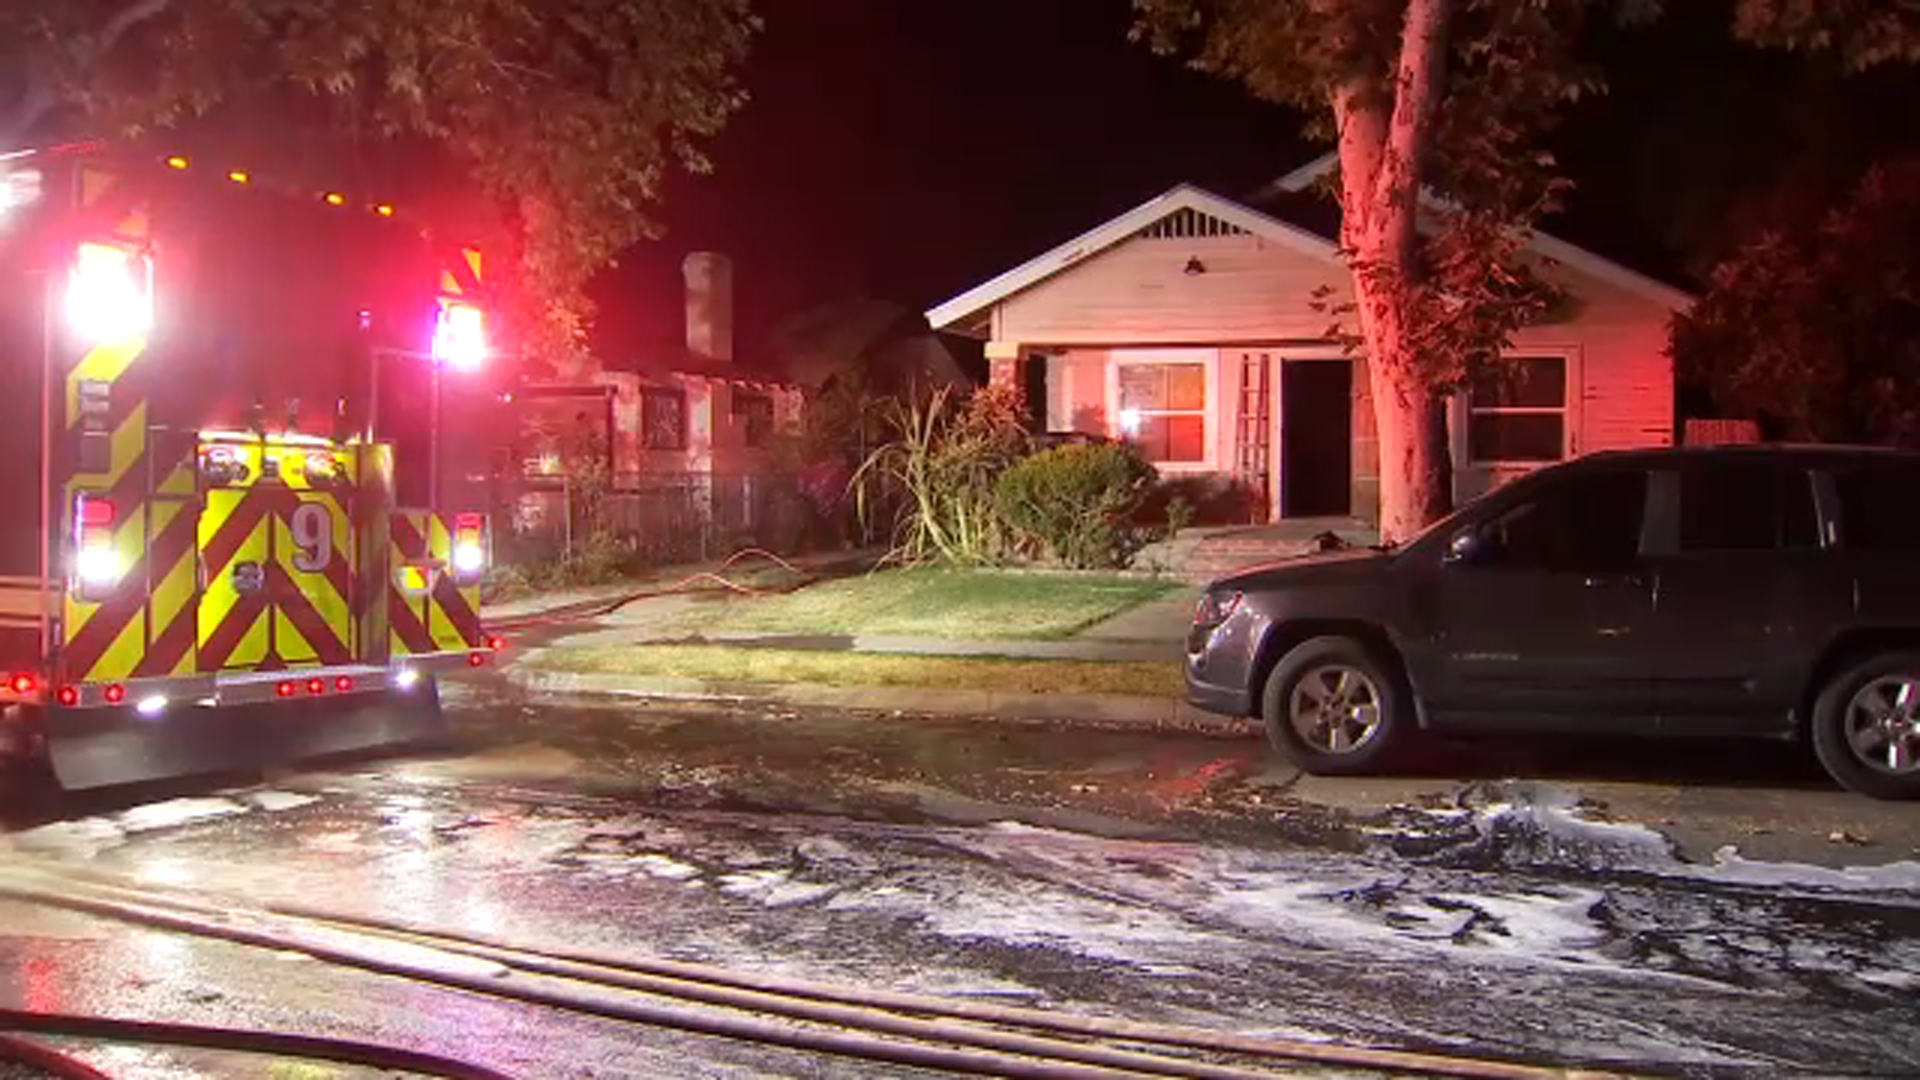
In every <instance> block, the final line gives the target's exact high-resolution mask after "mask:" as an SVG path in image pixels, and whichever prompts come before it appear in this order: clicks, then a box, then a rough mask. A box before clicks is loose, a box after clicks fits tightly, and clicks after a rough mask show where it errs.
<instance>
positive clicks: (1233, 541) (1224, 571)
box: [1134, 518, 1378, 585]
mask: <svg viewBox="0 0 1920 1080" xmlns="http://www.w3.org/2000/svg"><path fill="white" fill-rule="evenodd" d="M1327 533H1332V534H1333V535H1334V536H1337V537H1339V538H1340V539H1341V540H1344V541H1345V542H1347V543H1349V544H1356V545H1365V544H1371V543H1374V542H1375V540H1376V539H1377V538H1378V533H1377V532H1376V531H1375V529H1374V527H1373V526H1372V525H1369V524H1367V523H1366V522H1364V521H1360V520H1357V519H1354V518H1293V519H1291V520H1286V521H1278V522H1274V523H1273V524H1270V525H1229V526H1218V527H1209V528H1195V529H1187V530H1184V531H1183V532H1181V534H1180V535H1179V536H1177V537H1175V538H1174V539H1172V540H1163V541H1161V542H1160V543H1157V544H1152V545H1150V546H1148V547H1147V548H1146V549H1144V550H1142V551H1141V552H1140V554H1139V555H1138V556H1137V557H1136V558H1135V559H1134V567H1135V568H1136V569H1142V570H1152V571H1156V572H1159V573H1164V574H1169V575H1171V576H1173V577H1177V578H1179V579H1180V580H1182V581H1187V582H1191V583H1193V584H1196V585H1204V584H1206V583H1207V582H1209V581H1213V580H1215V579H1217V578H1222V577H1226V576H1227V575H1229V574H1232V573H1235V572H1237V571H1240V570H1245V569H1247V568H1249V567H1254V566H1260V565H1262V564H1264V563H1270V562H1277V561H1279V560H1281V559H1288V558H1292V557H1294V556H1296V555H1305V554H1308V553H1310V552H1313V551H1317V550H1319V549H1320V546H1321V543H1320V538H1321V537H1322V536H1324V535H1325V534H1327Z"/></svg>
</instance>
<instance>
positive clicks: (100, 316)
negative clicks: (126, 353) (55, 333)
mask: <svg viewBox="0 0 1920 1080" xmlns="http://www.w3.org/2000/svg"><path fill="white" fill-rule="evenodd" d="M67 323H68V325H69V326H70V327H72V329H73V332H74V333H75V334H76V335H78V336H79V337H80V338H81V339H82V340H84V341H85V342H86V343H87V344H89V345H97V344H100V343H102V342H108V341H126V340H128V339H130V338H138V337H142V336H144V335H145V334H146V333H147V332H148V331H149V330H152V329H153V264H152V263H151V262H150V261H149V260H148V259H147V257H146V256H145V255H142V254H140V253H138V252H133V251H128V250H127V249H126V248H123V247H117V246H115V245H113V244H93V243H87V244H81V245H80V247H79V249H78V250H76V251H75V252H74V257H73V266H72V268H71V269H69V270H68V271H67Z"/></svg>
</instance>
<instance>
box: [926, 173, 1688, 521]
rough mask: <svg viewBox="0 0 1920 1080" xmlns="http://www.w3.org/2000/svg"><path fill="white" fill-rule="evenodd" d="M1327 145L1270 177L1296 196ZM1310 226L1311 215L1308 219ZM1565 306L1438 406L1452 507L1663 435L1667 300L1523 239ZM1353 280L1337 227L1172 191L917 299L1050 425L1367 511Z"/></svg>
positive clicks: (1605, 269) (1622, 273)
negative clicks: (1485, 377)
mask: <svg viewBox="0 0 1920 1080" xmlns="http://www.w3.org/2000/svg"><path fill="white" fill-rule="evenodd" d="M1330 164H1331V156H1329V157H1327V158H1323V159H1321V160H1319V161H1316V162H1314V163H1312V164H1310V165H1308V166H1306V167H1304V168H1302V169H1300V170H1297V171H1295V172H1294V173H1292V174H1289V175H1288V176H1287V177H1285V178H1283V179H1282V180H1280V181H1279V182H1278V183H1277V184H1276V185H1275V187H1276V189H1278V190H1280V191H1284V192H1293V193H1298V192H1302V191H1304V190H1305V189H1306V188H1307V187H1308V186H1309V185H1311V184H1312V182H1313V181H1314V179H1315V178H1316V177H1317V176H1318V175H1319V174H1320V173H1322V172H1324V171H1325V170H1326V169H1327V168H1328V167H1329V166H1330ZM1322 227H1323V229H1324V228H1326V223H1322ZM1529 247H1530V250H1531V252H1532V253H1533V254H1534V255H1536V256H1538V257H1539V259H1540V270H1541V272H1542V273H1543V275H1544V276H1546V277H1547V278H1548V279H1549V280H1551V281H1553V282H1555V283H1556V284H1558V285H1560V286H1561V287H1562V288H1563V289H1564V290H1565V291H1566V293H1567V295H1568V297H1569V299H1570V301H1571V302H1570V303H1568V304H1567V305H1565V310H1564V312H1563V313H1561V315H1559V316H1558V317H1557V321H1552V322H1546V323H1542V324H1539V325H1534V326H1529V327H1527V328H1526V329H1524V330H1522V331H1521V332H1520V333H1519V334H1517V335H1516V336H1515V339H1514V341H1513V344H1512V347H1511V349H1510V350H1509V354H1510V357H1511V358H1513V359H1514V360H1515V361H1516V362H1517V363H1518V364H1519V365H1520V368H1519V370H1520V371H1521V373H1522V374H1521V377H1519V378H1517V379H1515V380H1512V381H1511V382H1510V383H1508V384H1506V385H1500V386H1493V385H1488V386H1483V387H1479V388H1476V390H1475V391H1474V392H1471V393H1466V394H1462V395H1459V396H1458V397H1457V398H1456V400H1455V401H1454V403H1453V410H1452V416H1451V424H1450V427H1451V432H1452V437H1453V458H1454V462H1455V465H1456V475H1455V491H1456V495H1457V496H1458V497H1461V498H1464V497H1468V496H1471V495H1474V494H1477V493H1479V492H1480V491H1483V490H1485V489H1486V488H1487V487H1489V486H1491V485H1494V484H1498V483H1500V482H1502V481H1504V480H1505V479H1508V478H1510V477H1512V476H1514V475H1517V474H1518V473H1521V472H1524V471H1526V470H1528V469H1532V468H1537V467H1538V466H1539V465H1541V464H1543V463H1545V462H1550V461H1555V460H1559V459H1562V458H1566V457H1571V456H1575V455H1578V454H1584V453H1589V452H1592V451H1595V450H1604V449H1612V448H1624V447H1637V446H1649V445H1664V444H1668V443H1671V442H1673V441H1674V392H1673V369H1672V363H1671V361H1670V360H1669V359H1668V357H1667V355H1666V343H1667V327H1668V323H1669V321H1670V319H1671V317H1672V315H1673V314H1674V312H1676V311H1678V310H1681V309H1683V308H1684V307H1686V306H1687V304H1688V303H1689V302H1690V297H1688V296H1687V295H1686V294H1685V293H1683V292H1681V291H1679V290H1677V289H1674V288H1672V287H1670V286H1667V285H1663V284H1661V283H1659V282H1657V281H1654V280H1652V279H1651V278H1648V277H1645V276H1643V275H1641V274H1638V273H1635V272H1634V271H1632V270H1629V269H1627V268H1626V267H1623V266H1620V265H1618V264H1617V263H1613V262H1609V261H1608V260H1606V259H1603V258H1601V257H1599V256H1597V255H1594V254H1593V253H1591V252H1588V251H1584V250H1581V249H1580V248H1577V247H1574V246H1573V245H1571V244H1567V243H1565V242H1563V241H1560V240H1556V239H1553V238H1552V237H1549V236H1546V235H1544V234H1538V233H1536V234H1534V235H1533V237H1532V238H1531V240H1530V244H1529ZM1322 290H1331V298H1332V300H1333V301H1334V302H1338V300H1339V299H1340V298H1341V297H1344V296H1348V295H1350V294H1351V285H1350V277H1349V273H1348V270H1347V268H1346V266H1345V264H1344V263H1343V262H1342V261H1341V258H1340V255H1339V252H1338V250H1337V249H1336V247H1335V244H1334V242H1333V240H1332V239H1331V238H1330V236H1328V235H1323V233H1322V232H1318V231H1314V230H1313V229H1309V228H1307V227H1304V226H1302V225H1297V224H1293V223H1290V222H1288V221H1284V220H1281V219H1279V218H1277V217H1274V216H1271V215H1269V214H1266V213H1262V212H1261V211H1258V210H1255V209H1252V208H1250V207H1248V206H1245V205H1243V204H1241V203H1237V202H1234V201H1233V200H1230V199H1225V198H1222V197H1220V196H1218V195H1214V194H1212V193H1210V192H1206V191H1202V190H1200V189H1198V188H1194V187H1190V186H1184V185H1183V186H1180V187H1176V188H1174V189H1173V190H1171V191H1168V192H1167V193H1166V194H1164V195H1161V196H1159V197H1158V198H1155V199H1153V200H1151V201H1150V202H1147V203H1145V204H1143V205H1141V206H1139V207H1136V208H1135V209H1133V210H1130V211H1128V212H1127V213H1124V214H1121V215H1120V216H1119V217H1116V218H1114V219H1113V220H1111V221H1108V222H1106V223H1105V224H1102V225H1100V226H1098V227H1097V228H1094V229H1092V230H1091V231H1089V232H1087V233H1085V234H1083V235H1081V236H1078V237H1075V238H1074V239H1072V240H1069V241H1067V242H1066V243H1064V244H1061V245H1060V246H1059V247H1056V248H1054V249H1052V250H1051V251H1048V252H1045V253H1044V254H1041V255H1039V256H1037V257H1035V258H1033V259H1030V260H1028V261H1027V262H1025V263H1022V264H1021V265H1019V266H1016V267H1014V268H1013V269H1011V270H1008V271H1007V272H1005V273H1003V274H1001V275H999V276H998V277H995V278H993V279H992V280H990V281H987V282H984V283H982V284H980V285H978V286H975V287H974V288H971V289H968V290H967V291H966V292H964V293H961V294H960V295H959V296H956V297H954V298H953V299H951V300H948V301H946V302H945V303H943V304H940V305H938V306H936V307H934V308H933V309H931V310H930V311H928V312H927V321H928V322H929V323H930V324H932V326H933V328H934V329H935V330H945V331H953V332H959V333H964V334H968V335H971V336H974V337H977V338H982V339H984V340H985V341H986V342H987V346H986V347H987V355H988V358H989V360H990V362H991V364H992V369H993V376H992V377H993V379H994V381H996V382H999V381H1011V382H1014V383H1015V384H1016V385H1024V386H1027V387H1029V388H1032V389H1033V390H1035V391H1037V389H1038V388H1039V386H1040V385H1041V380H1040V379H1039V378H1038V377H1037V375H1038V373H1037V372H1032V371H1031V369H1030V367H1029V365H1041V366H1043V368H1044V373H1045V378H1044V386H1045V393H1046V402H1045V415H1046V421H1047V427H1048V429H1049V430H1051V431H1059V432H1066V431H1075V432H1083V433H1088V434H1096V435H1104V436H1109V437H1114V438H1126V439H1131V440H1133V441H1134V442H1136V443H1137V444H1138V445H1139V446H1140V447H1141V448H1142V450H1143V451H1144V452H1145V453H1146V455H1147V456H1148V457H1149V458H1150V459H1151V460H1153V461H1154V463H1155V464H1156V465H1157V466H1158V467H1159V468H1160V470H1161V472H1162V473H1163V474H1181V473H1198V474H1209V475H1213V476H1217V477H1220V478H1222V479H1225V480H1229V481H1231V482H1233V483H1234V484H1237V485H1242V486H1244V488H1245V489H1246V490H1247V491H1248V493H1249V494H1251V495H1253V496H1254V498H1253V500H1252V501H1253V502H1254V503H1255V504H1256V505H1258V506H1261V507H1263V508H1264V509H1262V510H1259V511H1256V516H1263V517H1265V518H1267V519H1274V520H1277V519H1280V518H1305V517H1361V518H1369V519H1370V518H1372V517H1374V516H1375V513H1376V511H1377V493H1378V471H1379V470H1378V464H1377V461H1378V458H1377V454H1376V451H1375V443H1374V439H1373V435H1372V432H1373V414H1372V407H1371V401H1370V399H1369V397H1368V394H1367V388H1366V385H1365V382H1366V380H1364V379H1358V380H1356V379H1354V378H1353V364H1352V361H1351V359H1350V357H1349V356H1347V355H1346V354H1345V353H1344V352H1343V351H1342V348H1341V347H1340V346H1339V345H1338V344H1336V343H1335V342H1333V341H1332V340H1330V339H1329V337H1328V330H1329V327H1330V324H1331V323H1332V322H1333V319H1332V318H1331V317H1330V316H1329V315H1328V314H1326V313H1325V311H1324V310H1316V309H1315V303H1314V301H1315V297H1316V294H1318V293H1320V292H1321V291H1322Z"/></svg>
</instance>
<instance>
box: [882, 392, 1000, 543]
mask: <svg viewBox="0 0 1920 1080" xmlns="http://www.w3.org/2000/svg"><path fill="white" fill-rule="evenodd" d="M1017 402H1018V398H1017V397H1015V396H1014V395H1013V394H1012V392H1011V391H1009V390H1006V389H1005V388H1000V387H988V388H986V389H983V390H979V391H976V392H974V393H973V394H972V395H971V396H969V397H965V398H960V397H957V396H955V395H953V394H951V393H949V392H948V391H947V390H945V389H941V390H937V391H935V392H934V393H933V394H932V395H930V396H929V397H928V398H927V399H926V400H925V401H921V402H901V403H897V404H896V405H895V406H894V408H893V409H892V410H891V411H890V414H889V417H888V423H889V426H890V427H891V428H892V430H893V431H894V433H895V438H894V439H893V441H892V442H889V443H887V444H885V445H884V446H881V447H880V448H879V449H877V450H875V451H874V452H873V453H872V454H870V455H868V457H867V459H866V461H864V462H862V463H861V465H860V468H859V469H858V470H857V471H856V472H855V473H854V475H853V480H852V486H853V490H854V493H855V496H856V503H857V505H858V507H859V511H860V514H861V517H862V519H863V520H865V519H870V518H871V517H872V516H873V515H874V513H875V511H876V510H877V511H879V513H880V514H881V515H882V516H885V515H886V514H887V512H888V511H891V516H892V541H893V549H892V551H891V552H890V553H889V557H890V558H891V559H893V560H895V561H898V562H903V563H907V564H909V565H911V564H914V563H922V562H928V561H932V560H941V561H945V562H950V563H959V564H963V565H964V564H978V563H985V562H992V561H993V560H995V559H997V558H999V556H1000V555H1001V553H1002V551H1003V550H1004V548H1005V546H1006V536H1005V532H1006V530H1005V528H1004V527H1003V523H1002V520H1001V518H1000V516H999V514H998V513H997V512H996V508H995V500H994V482H995V480H996V478H998V477H1000V476H1002V475H1004V474H1005V472H1006V470H1007V468H1008V467H1009V466H1010V465H1012V464H1013V463H1014V462H1016V461H1018V460H1019V459H1020V457H1021V456H1022V455H1023V454H1025V453H1026V452H1027V450H1028V449H1029V448H1030V446H1031V441H1030V437H1029V436H1028V435H1027V432H1026V429H1025V428H1024V427H1022V426H1021V423H1020V413H1019V409H1018V405H1017Z"/></svg>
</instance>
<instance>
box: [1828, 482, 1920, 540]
mask: <svg viewBox="0 0 1920 1080" xmlns="http://www.w3.org/2000/svg"><path fill="white" fill-rule="evenodd" d="M1833 481H1834V486H1835V487H1836V488H1838V489H1839V493H1840V542H1841V543H1842V544H1843V545H1845V546H1847V547H1850V548H1863V549H1865V550H1868V551H1902V552H1911V551H1920V465H1912V464H1906V463H1902V464H1898V465H1893V464H1888V465H1867V466H1862V467H1859V468H1854V469H1848V470H1846V471H1843V472H1836V473H1835V474H1834V478H1833Z"/></svg>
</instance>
